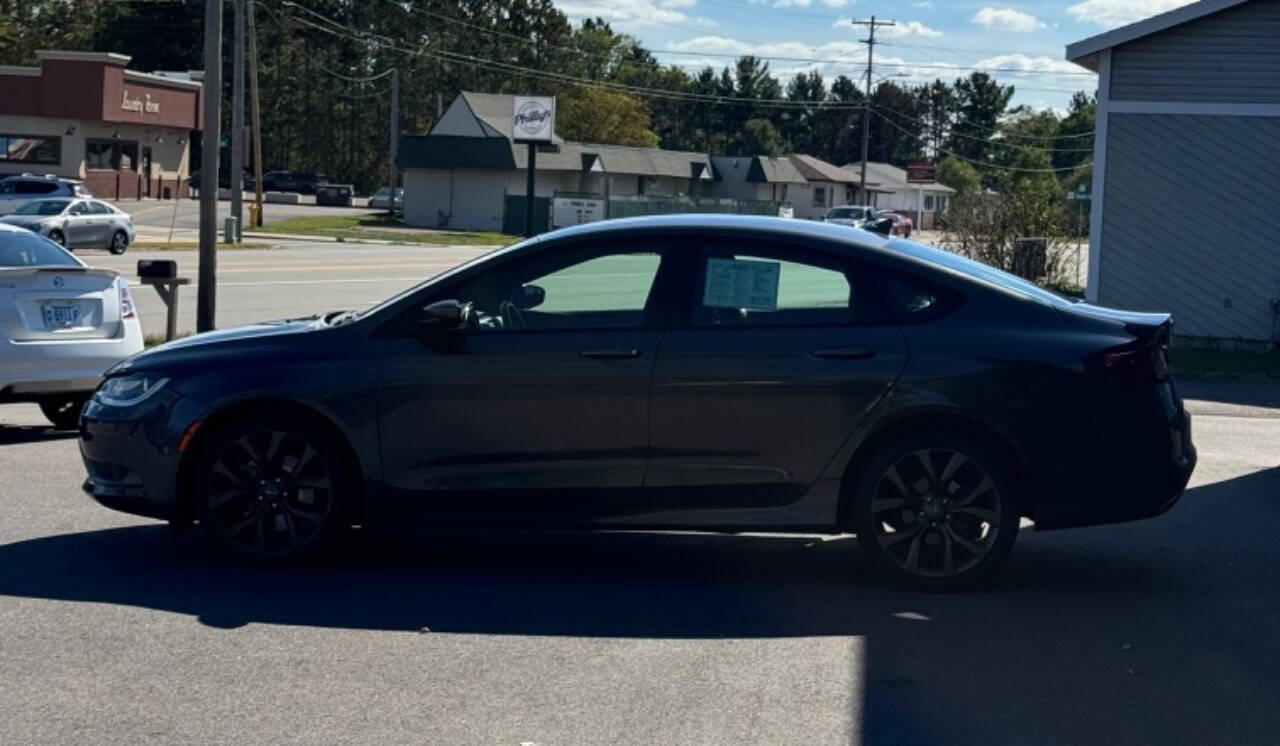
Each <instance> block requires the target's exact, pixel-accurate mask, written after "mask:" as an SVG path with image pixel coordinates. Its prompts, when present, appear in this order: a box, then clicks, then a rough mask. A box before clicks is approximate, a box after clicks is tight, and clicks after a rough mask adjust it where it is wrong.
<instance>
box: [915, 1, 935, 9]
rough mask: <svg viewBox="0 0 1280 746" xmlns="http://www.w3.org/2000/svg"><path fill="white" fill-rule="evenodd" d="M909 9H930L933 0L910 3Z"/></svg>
mask: <svg viewBox="0 0 1280 746" xmlns="http://www.w3.org/2000/svg"><path fill="white" fill-rule="evenodd" d="M911 7H913V8H932V7H933V0H920V1H919V2H915V3H911Z"/></svg>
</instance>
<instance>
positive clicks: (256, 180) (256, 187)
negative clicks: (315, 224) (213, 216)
mask: <svg viewBox="0 0 1280 746" xmlns="http://www.w3.org/2000/svg"><path fill="white" fill-rule="evenodd" d="M246 2H248V3H249V14H248V15H249V98H251V99H252V102H251V103H250V107H249V109H250V113H249V119H250V122H251V123H252V125H253V201H254V203H255V204H257V205H258V212H257V215H256V216H255V220H254V226H253V227H255V228H261V227H262V119H261V118H260V117H259V112H258V26H257V23H256V22H255V21H254V20H253V16H254V13H255V10H254V2H253V0H246Z"/></svg>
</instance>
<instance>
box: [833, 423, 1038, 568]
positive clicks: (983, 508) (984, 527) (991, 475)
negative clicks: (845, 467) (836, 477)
mask: <svg viewBox="0 0 1280 746" xmlns="http://www.w3.org/2000/svg"><path fill="white" fill-rule="evenodd" d="M870 466H871V468H870V469H869V470H868V473H867V474H865V475H864V477H863V478H862V479H861V480H859V492H858V493H857V494H858V499H857V500H856V502H855V504H854V521H855V523H856V530H857V533H858V544H859V546H860V547H861V548H862V551H863V552H864V554H866V555H867V557H868V558H869V559H870V560H871V561H872V563H873V564H874V565H875V567H876V568H877V569H878V570H879V571H880V572H881V573H882V574H884V575H886V576H887V577H889V578H890V579H892V580H895V581H897V582H899V583H901V584H904V585H907V586H910V587H913V588H919V589H922V590H939V591H950V590H960V589H962V588H966V587H969V586H971V585H973V584H975V583H977V582H979V581H981V580H982V579H984V578H985V577H987V576H988V575H989V574H990V573H991V572H992V571H994V570H995V569H996V567H997V566H998V565H999V564H1000V563H1001V562H1002V561H1003V560H1004V559H1005V557H1007V556H1008V554H1009V552H1010V550H1012V548H1013V542H1014V540H1015V539H1016V538H1017V534H1018V529H1019V524H1020V520H1021V516H1020V515H1019V511H1018V509H1017V501H1016V500H1015V499H1014V496H1013V494H1012V491H1013V489H1014V485H1015V484H1016V483H1015V481H1014V480H1013V479H1012V478H1011V476H1010V471H1009V469H1008V468H1007V466H1006V465H1005V463H1004V459H1003V458H1002V457H1001V455H1000V454H999V453H998V452H997V451H996V450H994V449H991V448H989V447H987V446H986V445H985V444H984V443H982V442H981V440H978V439H973V438H966V437H965V436H964V435H962V434H960V433H945V434H944V433H939V434H937V435H933V436H929V435H925V436H919V437H909V438H903V439H899V440H897V441H895V442H894V443H892V444H890V445H889V447H887V448H885V449H883V450H882V451H880V453H879V455H878V457H876V458H873V459H872V463H871V465H870Z"/></svg>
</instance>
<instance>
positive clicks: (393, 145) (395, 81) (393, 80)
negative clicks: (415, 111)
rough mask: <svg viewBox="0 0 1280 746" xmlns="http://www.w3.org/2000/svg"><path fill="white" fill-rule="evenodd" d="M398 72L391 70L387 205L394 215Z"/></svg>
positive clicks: (397, 131)
mask: <svg viewBox="0 0 1280 746" xmlns="http://www.w3.org/2000/svg"><path fill="white" fill-rule="evenodd" d="M399 139H400V71H399V70H397V69H395V68H392V70H391V173H390V177H391V179H390V185H391V201H390V202H388V203H387V205H388V208H389V212H390V213H391V215H392V216H393V217H394V216H395V214H396V153H397V151H398V150H399V147H400V143H399V142H398V141H399Z"/></svg>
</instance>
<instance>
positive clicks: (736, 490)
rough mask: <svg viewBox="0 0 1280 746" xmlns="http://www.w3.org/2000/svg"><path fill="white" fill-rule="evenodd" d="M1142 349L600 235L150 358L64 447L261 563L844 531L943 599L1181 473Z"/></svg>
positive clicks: (814, 229) (675, 234) (745, 229)
mask: <svg viewBox="0 0 1280 746" xmlns="http://www.w3.org/2000/svg"><path fill="white" fill-rule="evenodd" d="M1171 333H1172V331H1171V321H1170V317H1169V315H1168V314H1162V313H1134V312H1130V311H1117V310H1112V309H1107V308H1100V307H1097V306H1092V305H1089V304H1086V303H1076V302H1072V301H1070V300H1067V299H1065V298H1062V297H1060V296H1058V295H1055V294H1053V293H1050V292H1048V291H1046V290H1044V289H1042V288H1039V287H1037V286H1036V285H1034V284H1032V283H1030V282H1027V281H1025V280H1022V279H1021V278H1018V277H1015V276H1013V275H1010V274H1007V273H1004V272H1001V271H999V270H996V269H993V268H991V267H989V266H986V265H983V264H980V263H978V262H975V261H972V260H969V259H965V258H963V257H960V256H957V255H955V254H951V253H949V252H946V251H942V250H939V249H933V248H930V247H927V246H921V245H919V244H915V243H913V242H911V241H906V240H904V239H901V238H891V237H888V236H883V235H878V234H873V233H870V232H867V231H864V230H857V229H852V228H847V227H844V226H836V225H825V224H823V223H819V222H810V221H802V220H785V219H780V218H774V217H749V216H741V215H737V216H730V215H717V216H712V215H667V216H650V217H646V218H630V219H621V220H607V221H602V222H597V223H591V224H588V225H583V226H578V227H575V228H568V229H565V230H561V231H556V232H552V233H547V234H544V235H542V236H539V237H537V238H533V239H530V240H528V241H524V242H521V243H518V244H516V245H514V246H511V247H509V248H507V249H504V250H501V251H497V252H494V253H491V254H488V255H486V256H485V257H483V258H480V259H477V260H475V261H472V262H469V263H467V264H464V265H462V266H460V267H457V268H455V269H452V270H450V271H447V272H445V273H443V274H441V275H438V276H436V277H434V278H432V279H430V280H427V281H426V282H425V283H423V284H421V285H419V286H417V287H414V288H410V289H408V290H406V291H404V292H403V293H401V294H399V295H397V296H395V297H394V298H391V299H390V300H388V301H386V302H384V303H382V304H380V305H378V306H375V307H373V308H369V309H363V310H359V311H343V312H336V311H335V312H333V313H329V314H325V315H322V316H317V317H314V318H310V319H295V320H291V321H281V322H276V323H264V324H258V325H255V326H250V327H245V328H241V329H223V330H220V331H217V332H212V333H209V334H203V335H197V336H194V337H188V338H185V339H181V340H177V341H174V342H170V343H167V344H165V345H161V346H159V347H154V348H152V349H150V350H148V351H146V352H144V353H142V354H140V355H137V356H134V357H132V358H130V359H129V360H127V361H125V362H124V363H122V364H121V365H119V366H117V367H116V368H113V369H112V370H111V371H110V372H109V373H108V374H107V378H106V380H105V381H104V382H103V384H102V386H101V387H100V388H99V389H98V392H97V394H96V395H95V396H94V398H93V400H92V401H90V402H89V404H87V405H86V406H85V410H84V414H83V417H82V427H83V430H82V434H81V440H80V448H81V452H82V454H83V456H84V460H85V464H86V467H87V469H88V473H89V481H88V482H87V483H86V490H87V491H89V492H90V494H92V495H93V496H94V497H95V498H96V499H97V500H98V501H99V502H101V503H103V504H104V505H106V506H108V507H111V508H116V509H120V510H125V511H129V512H134V513H138V514H141V515H147V516H152V517H158V518H162V519H169V520H172V521H174V522H175V523H177V524H183V523H186V522H190V521H192V520H199V522H200V525H201V528H202V529H203V530H205V531H207V532H208V533H209V535H210V536H211V537H212V538H213V539H214V540H215V541H216V542H218V543H219V544H220V545H222V546H223V547H224V548H226V549H227V550H229V551H231V552H233V553H236V554H239V555H241V556H244V557H247V558H251V559H254V560H260V561H266V562H279V561H286V560H292V559H297V558H300V557H304V556H306V555H308V554H310V553H312V552H314V551H317V550H319V549H320V548H321V547H323V546H324V545H325V544H326V543H328V542H329V541H331V540H332V539H334V538H335V537H336V536H337V534H338V533H339V532H340V531H342V530H343V529H344V528H345V527H347V526H349V525H351V524H353V523H357V522H358V523H360V524H362V525H363V526H365V527H379V528H383V529H394V528H408V527H420V526H429V527H432V528H442V527H446V526H453V527H456V526H469V527H480V528H485V529H489V528H507V529H510V528H537V527H557V528H558V527H577V528H602V529H657V530H709V531H722V530H729V531H734V530H744V529H745V530H751V531H784V532H814V533H843V532H853V533H856V534H858V544H859V546H860V547H861V548H862V550H863V551H864V552H866V553H867V555H868V557H869V559H870V564H871V566H872V567H873V568H875V569H877V570H879V571H881V572H882V573H884V574H885V575H886V576H887V577H889V578H892V579H893V580H896V581H898V582H900V583H903V584H905V585H908V586H911V587H916V588H925V589H933V590H951V589H958V588H963V587H965V586H968V585H970V584H972V583H975V582H977V581H979V580H981V579H982V578H984V577H986V576H988V575H989V574H990V573H991V572H992V571H994V570H995V568H996V567H997V566H998V565H1000V563H1001V562H1002V561H1003V560H1004V559H1005V557H1006V556H1007V555H1008V554H1009V551H1010V549H1011V548H1012V546H1013V543H1014V540H1015V538H1016V537H1017V535H1018V533H1019V530H1020V522H1021V520H1022V518H1023V517H1029V518H1031V519H1032V520H1033V521H1035V524H1036V527H1037V528H1038V529H1049V528H1066V527H1071V526H1086V525H1094V524H1102V523H1111V522H1117V521H1126V520H1133V519H1138V518H1148V517H1152V516H1156V515H1159V514H1160V513H1163V512H1164V511H1166V510H1168V509H1169V508H1170V507H1172V505H1173V504H1174V502H1175V501H1176V500H1177V499H1178V497H1179V496H1180V495H1181V494H1182V491H1183V488H1184V487H1185V485H1186V483H1187V480H1188V478H1189V477H1190V475H1191V471H1192V469H1193V468H1194V466H1195V462H1196V451H1195V449H1194V447H1193V446H1192V444H1191V436H1190V427H1189V423H1190V420H1189V417H1188V415H1187V414H1186V412H1185V410H1184V409H1183V406H1182V402H1181V400H1180V399H1179V398H1178V394H1177V390H1176V389H1175V387H1174V385H1173V383H1172V381H1171V379H1170V375H1169V368H1168V352H1167V346H1168V344H1169V340H1170V335H1171ZM1063 571H1064V572H1067V571H1069V568H1068V567H1067V566H1065V565H1064V567H1063ZM854 572H856V570H854V569H853V568H850V573H851V574H852V573H854Z"/></svg>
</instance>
